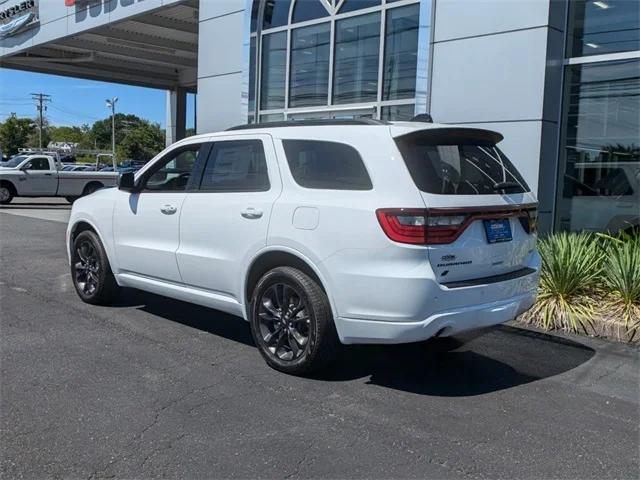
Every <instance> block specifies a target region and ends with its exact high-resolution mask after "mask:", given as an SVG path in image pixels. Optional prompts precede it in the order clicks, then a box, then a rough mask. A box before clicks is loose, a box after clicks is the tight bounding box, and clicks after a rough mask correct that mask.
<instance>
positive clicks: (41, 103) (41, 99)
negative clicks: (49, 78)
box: [31, 93, 51, 150]
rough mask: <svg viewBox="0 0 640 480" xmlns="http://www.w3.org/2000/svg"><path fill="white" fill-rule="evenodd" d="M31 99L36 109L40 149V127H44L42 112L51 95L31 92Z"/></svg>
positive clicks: (45, 108)
mask: <svg viewBox="0 0 640 480" xmlns="http://www.w3.org/2000/svg"><path fill="white" fill-rule="evenodd" d="M31 99H32V100H34V101H36V102H37V103H36V109H37V110H38V118H39V121H38V127H39V129H38V137H39V146H40V150H42V129H43V128H44V112H45V111H46V110H47V103H48V102H50V101H51V95H45V94H44V93H32V94H31Z"/></svg>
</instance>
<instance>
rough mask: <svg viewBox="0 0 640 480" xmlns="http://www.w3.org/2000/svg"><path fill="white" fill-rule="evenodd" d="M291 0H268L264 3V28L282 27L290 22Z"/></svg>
mask: <svg viewBox="0 0 640 480" xmlns="http://www.w3.org/2000/svg"><path fill="white" fill-rule="evenodd" d="M290 7H291V0H267V1H266V2H265V4H264V17H263V19H262V28H263V29H264V30H266V29H267V28H274V27H281V26H283V25H286V24H287V23H289V9H290Z"/></svg>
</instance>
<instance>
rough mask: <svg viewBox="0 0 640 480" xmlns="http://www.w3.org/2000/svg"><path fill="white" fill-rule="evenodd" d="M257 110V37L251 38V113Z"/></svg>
mask: <svg viewBox="0 0 640 480" xmlns="http://www.w3.org/2000/svg"><path fill="white" fill-rule="evenodd" d="M255 110H256V37H251V40H249V115H251V114H253V113H254V112H255Z"/></svg>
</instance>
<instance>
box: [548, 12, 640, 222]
mask: <svg viewBox="0 0 640 480" xmlns="http://www.w3.org/2000/svg"><path fill="white" fill-rule="evenodd" d="M639 5H640V3H638V2H635V1H626V0H618V1H616V0H606V1H604V0H603V1H584V0H583V1H575V2H572V3H571V10H570V21H569V27H570V28H572V29H573V30H572V31H569V35H568V36H567V38H568V45H567V50H568V52H570V54H572V55H573V57H572V58H568V59H567V60H566V61H565V63H566V67H565V87H564V102H563V121H562V144H561V150H560V156H559V160H560V161H559V180H558V195H557V201H556V221H555V228H556V230H569V231H581V230H587V231H609V232H616V231H619V230H634V229H637V228H638V226H640V55H639V54H638V53H639V51H638V50H639V47H640V45H639V44H638V32H639V31H640V11H639V9H638V6H639ZM622 52H627V53H625V54H622V57H626V58H621V53H622ZM596 55H597V56H596Z"/></svg>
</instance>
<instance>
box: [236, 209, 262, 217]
mask: <svg viewBox="0 0 640 480" xmlns="http://www.w3.org/2000/svg"><path fill="white" fill-rule="evenodd" d="M240 215H242V216H243V217H244V218H248V219H250V220H254V219H256V218H260V217H261V216H262V210H256V209H255V208H253V207H249V208H245V209H244V210H243V211H242V212H241V213H240Z"/></svg>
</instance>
